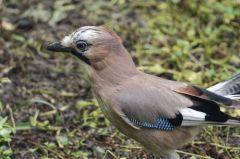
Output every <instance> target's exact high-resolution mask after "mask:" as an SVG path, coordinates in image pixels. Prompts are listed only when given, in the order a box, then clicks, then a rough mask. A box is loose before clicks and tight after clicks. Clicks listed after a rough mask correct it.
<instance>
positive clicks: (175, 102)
mask: <svg viewBox="0 0 240 159" xmlns="http://www.w3.org/2000/svg"><path fill="white" fill-rule="evenodd" d="M46 49H48V50H50V51H55V52H69V53H71V54H73V55H75V56H76V57H77V58H79V59H80V60H81V61H83V62H84V66H85V67H86V72H87V74H88V77H89V81H90V83H91V87H92V90H93V93H94V94H95V96H96V99H97V101H98V103H99V106H100V107H101V110H102V112H103V113H104V115H105V116H106V117H107V119H108V120H110V121H111V122H112V124H113V125H114V126H115V127H116V128H117V129H118V130H119V131H121V132H122V133H123V134H125V135H127V136H129V137H131V138H133V139H135V140H136V141H138V142H139V143H141V144H142V145H143V146H144V147H145V148H146V149H148V150H150V151H151V152H153V153H154V154H155V155H156V156H159V157H164V158H167V159H176V158H179V156H178V154H177V153H176V151H175V150H176V149H178V148H181V146H183V145H184V144H185V143H186V142H188V141H190V140H191V139H192V138H193V137H194V136H195V135H196V134H197V133H198V132H199V130H200V129H201V127H202V126H203V125H234V126H240V118H237V117H232V116H230V115H228V114H226V113H224V112H222V111H221V110H220V107H221V106H226V107H235V108H240V102H239V101H238V100H236V99H240V74H238V75H236V76H235V77H233V78H231V79H230V80H227V81H225V82H222V83H220V84H217V85H215V86H212V87H210V88H208V89H202V88H199V87H196V86H193V85H190V84H187V83H183V82H177V81H171V80H167V79H163V78H160V77H157V76H153V75H150V74H146V73H144V72H141V71H139V70H137V68H136V66H135V64H134V62H133V60H132V58H131V56H130V55H129V53H128V51H127V50H126V49H125V47H124V46H123V44H122V40H121V39H120V37H119V36H118V35H117V34H116V33H115V32H113V31H112V30H110V29H108V28H107V27H103V26H85V27H81V28H79V29H78V30H77V31H75V32H73V33H71V34H70V35H68V36H66V37H64V38H63V39H62V40H61V42H55V43H51V44H48V45H47V46H46Z"/></svg>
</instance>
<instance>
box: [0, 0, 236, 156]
mask: <svg viewBox="0 0 240 159" xmlns="http://www.w3.org/2000/svg"><path fill="white" fill-rule="evenodd" d="M239 8H240V1H239V0H202V1H200V0H149V1H142V0H138V1H132V2H131V3H130V2H129V1H128V0H112V1H95V0H86V1H80V0H56V1H48V0H41V1H40V0H23V1H21V3H20V1H17V0H5V1H4V0H0V15H1V16H0V17H1V18H0V29H1V30H0V35H1V36H0V158H3V159H8V158H16V159H20V158H39V159H53V158H60V159H65V158H72V159H75V158H81V159H85V158H105V159H108V158H121V159H126V158H154V157H153V156H152V155H151V154H149V153H147V152H146V151H144V150H143V149H142V148H141V147H140V146H139V145H138V144H137V143H135V142H134V141H133V140H131V139H129V138H128V137H125V136H123V135H122V134H120V133H119V132H118V131H116V130H115V128H114V127H113V126H112V125H111V123H109V122H108V121H107V120H106V118H105V117H104V116H103V114H102V113H101V111H100V109H99V108H98V106H97V102H96V101H95V100H94V99H93V96H92V93H91V91H90V87H89V84H88V81H87V80H86V78H85V75H84V73H83V72H84V71H83V70H82V67H81V65H80V64H79V62H78V61H77V59H76V58H74V57H72V56H69V55H66V54H62V53H49V52H46V50H44V49H43V48H42V45H43V43H44V42H46V41H53V40H56V39H57V40H59V39H61V38H62V37H63V36H64V35H66V34H68V33H71V31H73V30H75V29H76V28H78V27H80V26H84V25H103V24H104V25H107V26H109V27H111V28H113V30H114V31H116V32H117V33H118V34H119V35H120V36H121V37H122V39H123V41H124V45H125V46H126V47H127V49H128V50H129V52H130V53H131V55H132V56H133V58H134V61H135V62H136V64H137V65H138V67H139V69H141V70H144V71H145V72H149V73H151V74H155V75H158V76H162V77H166V78H169V79H175V80H180V81H185V82H191V83H193V84H195V85H198V86H201V87H208V86H210V85H212V84H215V83H217V82H219V81H222V80H224V79H227V78H229V77H230V76H231V75H233V74H236V73H239V72H240V58H239V57H240V9H239ZM233 113H235V114H236V115H239V116H240V112H239V111H235V112H233ZM239 134H240V128H235V127H207V128H204V130H203V131H202V133H201V134H200V135H199V136H198V137H197V138H196V140H195V141H193V142H192V143H190V144H188V145H186V146H185V147H184V148H183V149H181V150H179V153H180V154H181V156H182V158H191V159H195V158H220V159H221V158H224V159H239V156H240V148H239V147H240V135H239Z"/></svg>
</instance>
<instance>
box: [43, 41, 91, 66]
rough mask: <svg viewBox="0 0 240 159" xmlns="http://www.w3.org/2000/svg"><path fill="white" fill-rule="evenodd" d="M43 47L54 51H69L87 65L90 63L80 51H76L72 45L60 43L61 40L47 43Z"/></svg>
mask: <svg viewBox="0 0 240 159" xmlns="http://www.w3.org/2000/svg"><path fill="white" fill-rule="evenodd" d="M45 49H47V50H49V51H54V52H69V53H71V54H73V55H74V56H76V57H77V58H79V59H80V60H82V61H84V62H85V63H87V64H88V65H90V64H91V63H90V61H89V59H88V58H86V57H85V56H83V55H82V54H81V53H78V52H77V51H76V50H75V49H74V48H72V47H66V46H63V45H62V44H61V42H53V43H48V44H45Z"/></svg>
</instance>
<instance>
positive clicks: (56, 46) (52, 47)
mask: <svg viewBox="0 0 240 159" xmlns="http://www.w3.org/2000/svg"><path fill="white" fill-rule="evenodd" d="M45 48H46V49H47V50H49V51H54V52H72V50H73V49H72V48H70V47H65V46H62V45H61V42H53V43H48V44H45Z"/></svg>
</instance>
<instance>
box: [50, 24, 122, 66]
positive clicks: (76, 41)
mask: <svg viewBox="0 0 240 159" xmlns="http://www.w3.org/2000/svg"><path fill="white" fill-rule="evenodd" d="M121 47H122V41H121V39H120V38H119V36H117V34H116V33H114V32H113V31H111V30H110V29H108V28H107V27H103V26H85V27H81V28H79V29H78V30H76V31H75V32H73V33H71V34H70V35H68V36H65V37H64V38H63V39H62V40H61V41H60V42H54V43H50V44H47V46H46V49H47V50H50V51H55V52H70V53H72V54H73V55H75V56H77V57H78V58H79V59H81V60H82V61H84V62H85V63H87V64H89V65H91V63H94V62H98V61H101V60H103V59H105V58H106V57H107V56H108V55H109V54H114V53H115V54H116V53H117V52H118V51H116V50H121Z"/></svg>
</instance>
